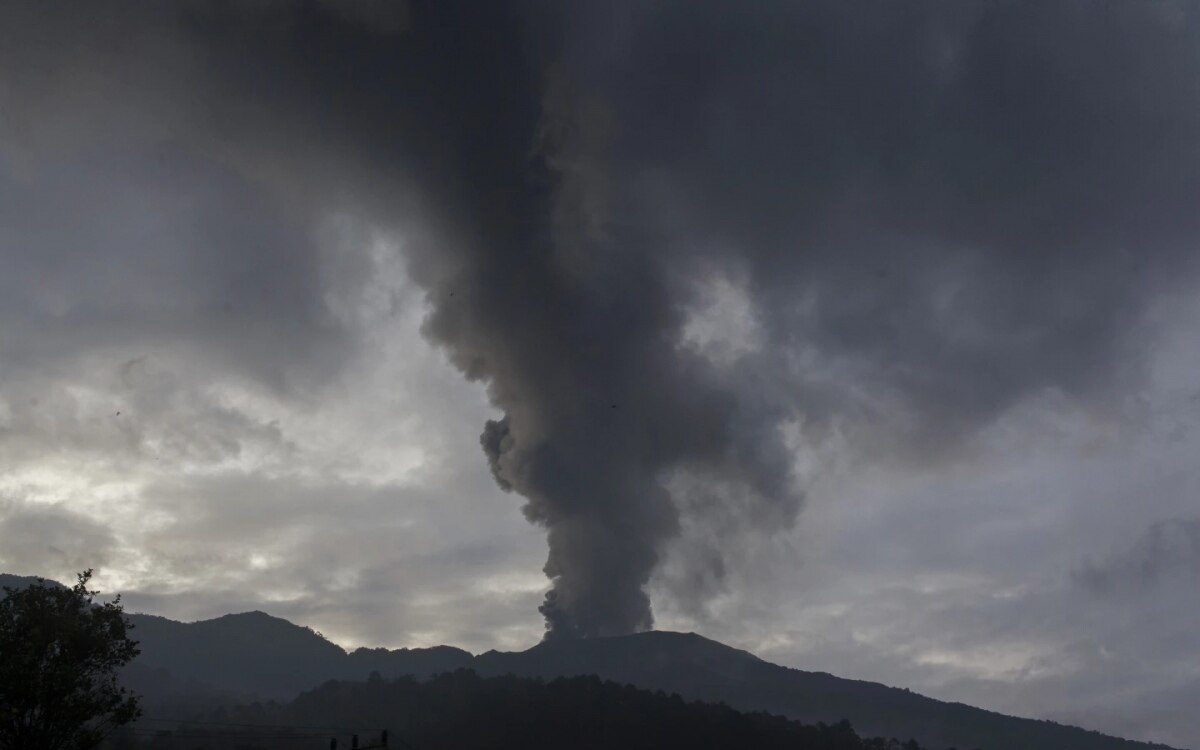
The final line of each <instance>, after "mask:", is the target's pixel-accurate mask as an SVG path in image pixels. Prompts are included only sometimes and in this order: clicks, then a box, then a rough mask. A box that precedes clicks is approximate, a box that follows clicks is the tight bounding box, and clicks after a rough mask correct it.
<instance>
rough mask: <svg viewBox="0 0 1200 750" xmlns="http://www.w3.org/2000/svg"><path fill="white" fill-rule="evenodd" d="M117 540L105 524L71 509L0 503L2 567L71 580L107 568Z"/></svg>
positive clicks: (9, 501)
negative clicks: (81, 573) (85, 571)
mask: <svg viewBox="0 0 1200 750" xmlns="http://www.w3.org/2000/svg"><path fill="white" fill-rule="evenodd" d="M115 546H116V539H115V537H114V536H113V534H112V532H111V531H110V530H109V529H108V528H107V527H105V526H104V525H103V524H100V523H97V522H95V521H93V520H91V519H89V518H87V517H85V516H82V515H79V514H78V513H74V512H72V511H70V510H68V509H65V508H61V507H56V506H45V507H43V506H38V505H29V504H26V503H21V502H17V501H13V500H11V499H10V500H8V501H6V502H0V564H3V565H4V567H5V570H8V571H31V572H32V574H34V575H41V576H46V577H50V578H57V579H58V580H70V579H71V576H73V575H74V574H75V573H77V572H79V571H81V570H84V569H85V568H97V569H101V568H103V567H104V565H105V563H107V562H108V561H109V559H110V556H111V553H112V551H113V548H114V547H115Z"/></svg>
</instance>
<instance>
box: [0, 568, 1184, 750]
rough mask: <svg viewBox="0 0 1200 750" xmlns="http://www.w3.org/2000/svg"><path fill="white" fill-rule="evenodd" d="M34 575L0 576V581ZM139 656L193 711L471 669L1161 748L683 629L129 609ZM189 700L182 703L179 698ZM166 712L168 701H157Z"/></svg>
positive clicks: (1052, 748)
mask: <svg viewBox="0 0 1200 750" xmlns="http://www.w3.org/2000/svg"><path fill="white" fill-rule="evenodd" d="M5 580H8V581H12V582H16V583H15V584H14V583H9V584H8V585H28V583H30V582H32V581H33V579H26V578H18V577H13V576H0V585H3V581H5ZM130 619H131V620H132V621H133V623H134V626H135V630H134V631H133V637H134V638H136V639H137V640H139V641H140V643H141V648H142V655H141V656H140V657H139V658H138V659H137V660H136V661H135V662H134V664H133V665H132V666H131V667H130V668H129V670H127V674H126V680H127V682H129V684H130V685H131V686H134V687H139V686H141V687H140V688H139V689H141V690H142V691H143V692H144V693H145V694H146V696H147V705H148V706H156V705H165V706H185V705H186V706H189V707H190V708H191V709H193V710H195V709H198V708H201V707H211V706H214V705H217V704H218V703H224V702H228V701H229V700H231V699H233V698H237V699H240V700H253V699H274V700H289V699H291V698H293V697H295V696H296V695H297V694H298V693H300V692H301V691H303V690H305V689H310V688H312V687H313V686H314V685H318V684H321V683H322V682H324V681H326V680H330V679H348V680H362V679H365V678H366V677H367V676H368V675H370V673H371V672H378V673H379V674H380V675H381V676H382V677H384V678H392V677H397V676H401V675H412V676H416V677H418V678H421V677H428V676H431V675H435V674H439V673H444V672H453V671H454V670H458V669H463V668H470V669H473V670H475V671H476V672H478V673H479V674H480V675H483V676H499V675H506V674H512V675H516V676H522V677H537V678H542V679H552V678H556V677H560V676H573V675H598V676H599V677H601V678H603V679H606V680H612V681H615V682H618V683H622V684H626V683H627V684H630V685H635V686H637V687H641V688H646V689H650V690H662V691H664V692H666V693H678V694H679V695H681V696H682V697H683V698H685V699H687V700H699V701H708V702H724V703H726V704H728V705H729V706H731V707H733V708H736V709H740V710H745V711H768V712H770V713H774V714H779V715H782V716H786V717H788V718H791V719H796V720H799V721H803V722H807V723H816V722H824V723H826V724H833V723H836V722H838V721H840V720H842V719H849V720H850V721H851V722H852V723H853V724H854V726H855V727H857V728H858V729H859V730H860V731H862V732H863V734H864V735H866V736H882V737H916V738H917V739H918V740H920V741H921V742H923V743H924V744H925V745H927V746H929V747H933V748H943V747H958V748H976V747H978V748H981V749H982V750H1008V749H1009V748H1022V749H1023V750H1148V749H1149V748H1154V747H1158V748H1162V747H1164V746H1162V745H1152V744H1148V743H1142V742H1134V741H1131V740H1123V739H1119V738H1115V737H1109V736H1106V735H1102V734H1099V733H1097V732H1090V731H1086V730H1083V729H1078V728H1076V727H1069V726H1064V725H1061V724H1056V723H1053V722H1047V721H1038V720H1031V719H1021V718H1016V717H1012V716H1005V715H1003V714H998V713H994V712H991V711H985V710H982V709H979V708H974V707H971V706H966V705H963V704H961V703H946V702H943V701H938V700H934V699H932V698H927V697H925V696H922V695H918V694H917V693H913V692H911V691H908V690H902V689H898V688H892V687H887V686H885V685H880V684H878V683H873V682H863V681H859V680H847V679H842V678H840V677H835V676H833V675H830V674H826V673H822V672H805V671H801V670H797V669H789V668H786V667H781V666H778V665H775V664H771V663H769V662H765V661H763V660H761V659H759V658H758V657H756V656H754V655H752V654H749V653H747V652H745V651H739V650H738V649H734V648H731V647H729V646H725V645H723V644H721V643H717V642H715V641H712V640H709V639H707V638H703V637H701V636H699V635H695V634H691V633H669V632H650V633H641V634H637V635H630V636H623V637H617V638H595V639H589V640H557V641H550V642H546V643H542V644H539V645H537V646H535V647H533V648H531V649H529V650H527V651H522V652H512V653H504V652H497V651H489V652H487V653H485V654H481V655H479V656H477V657H475V656H472V655H471V654H470V653H468V652H466V651H463V650H461V649H457V648H452V647H448V646H439V647H435V648H427V649H396V650H387V649H358V650H357V651H355V652H353V653H351V654H347V653H346V652H345V651H343V650H342V649H341V648H340V647H338V646H336V645H335V644H332V643H330V642H329V641H327V640H326V639H325V638H323V637H322V636H321V635H320V634H318V633H316V632H314V631H312V630H310V629H308V628H304V627H300V626H298V625H295V624H293V623H290V622H288V621H287V620H283V619H280V618H277V617H271V616H270V615H266V614H264V613H262V612H250V613H243V614H239V615H226V616H224V617H219V618H216V619H213V620H204V621H200V622H194V623H180V622H175V621H173V620H168V619H166V618H162V617H154V616H150V615H131V617H130ZM189 697H190V698H194V700H192V701H191V702H190V703H189V702H188V699H189ZM164 710H166V709H164Z"/></svg>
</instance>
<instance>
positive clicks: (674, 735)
mask: <svg viewBox="0 0 1200 750" xmlns="http://www.w3.org/2000/svg"><path fill="white" fill-rule="evenodd" d="M208 720H211V721H213V722H214V723H213V724H207V723H205V722H206V721H208ZM230 722H235V723H237V726H238V729H236V730H232V729H222V727H224V726H228V725H229V723H230ZM247 726H256V727H264V728H263V729H261V730H254V729H250V730H247V729H246V728H245V727H247ZM316 726H321V727H327V728H328V731H329V735H328V736H335V737H338V738H339V739H340V740H341V741H345V739H346V734H347V733H349V732H357V733H358V734H359V735H360V738H361V740H362V741H363V743H364V744H365V745H367V746H376V745H377V743H378V742H379V738H380V733H381V731H382V730H383V729H387V730H388V734H389V740H390V742H389V745H390V746H392V747H397V748H402V749H403V748H421V749H422V750H443V749H444V750H507V749H508V748H514V749H515V748H520V750H541V749H542V748H546V749H547V750H550V749H551V748H553V749H554V750H558V749H559V748H573V749H574V750H593V749H594V750H608V749H609V748H623V749H625V750H674V749H675V748H680V750H683V749H684V748H686V749H687V750H691V749H692V748H754V749H755V750H922V748H921V746H920V745H918V744H917V743H916V742H904V743H901V742H890V741H887V740H884V739H882V738H880V739H878V740H864V739H862V738H861V737H860V736H859V735H857V734H856V733H855V732H854V730H853V728H852V727H851V726H850V724H849V723H846V722H842V723H839V724H837V725H832V726H826V725H817V726H814V725H806V724H802V723H800V722H796V721H792V720H789V719H785V718H783V717H780V716H772V715H768V714H765V713H761V712H753V713H747V712H740V711H736V710H734V709H732V708H729V707H728V706H721V705H716V704H704V703H696V702H685V701H683V700H682V699H681V698H680V697H679V696H667V695H665V694H663V693H654V692H651V691H648V690H641V689H639V688H635V687H633V686H630V685H618V684H616V683H613V682H603V681H601V680H600V679H599V678H598V677H595V676H587V677H560V678H557V679H555V680H552V681H550V682H543V681H541V680H533V679H530V678H522V677H513V676H511V675H509V676H503V677H487V678H485V677H480V676H478V675H477V674H475V673H474V672H471V671H467V670H460V671H458V672H453V673H449V674H442V675H438V676H437V677H434V678H432V679H430V680H428V681H424V682H421V681H417V680H415V679H412V678H400V679H398V680H393V681H389V680H382V679H372V680H367V681H365V682H332V681H331V682H327V683H325V684H323V685H321V686H320V687H318V688H316V689H315V690H312V691H310V692H307V693H304V694H302V695H300V696H299V697H298V698H296V700H294V701H292V702H291V703H290V704H287V705H269V706H262V705H258V706H243V707H240V708H238V709H234V710H232V711H224V712H221V713H218V714H214V715H213V716H210V717H201V718H200V720H199V721H196V722H193V723H191V724H186V725H180V724H176V725H174V726H173V727H172V729H173V730H174V731H175V732H176V733H178V735H180V736H181V737H189V738H190V739H191V742H192V743H193V744H195V745H196V746H198V747H201V746H202V747H206V748H208V749H209V750H236V748H237V747H239V746H241V747H253V746H255V744H256V740H257V738H256V737H255V736H254V734H253V732H255V731H260V732H262V733H263V734H266V733H267V732H270V733H271V735H270V737H271V739H270V744H267V743H266V742H263V743H262V746H264V747H276V748H280V749H281V750H290V748H296V750H299V749H300V748H303V747H315V746H316V744H317V743H315V742H314V741H313V739H312V734H311V732H312V728H313V727H316ZM285 727H287V728H291V729H290V730H288V729H283V728H285ZM289 731H291V732H294V734H295V738H294V739H293V735H289V733H288V732H289ZM305 732H308V733H309V734H308V735H307V739H304V735H303V734H302V733H305ZM306 741H307V743H308V744H307V745H306V744H303V743H304V742H306Z"/></svg>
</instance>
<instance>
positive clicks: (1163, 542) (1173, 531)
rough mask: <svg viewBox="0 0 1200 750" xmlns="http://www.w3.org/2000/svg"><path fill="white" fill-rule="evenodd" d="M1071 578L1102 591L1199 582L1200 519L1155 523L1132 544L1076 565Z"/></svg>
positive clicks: (1101, 593)
mask: <svg viewBox="0 0 1200 750" xmlns="http://www.w3.org/2000/svg"><path fill="white" fill-rule="evenodd" d="M1072 578H1073V579H1074V581H1075V582H1076V583H1077V584H1078V585H1080V586H1082V587H1084V588H1085V589H1087V590H1088V591H1091V592H1093V593H1095V594H1099V595H1112V594H1117V593H1138V592H1143V591H1147V590H1151V589H1154V588H1155V587H1158V586H1160V585H1163V584H1165V583H1169V582H1173V581H1177V582H1179V583H1182V584H1184V585H1187V584H1189V583H1190V584H1192V585H1195V584H1200V520H1196V519H1184V518H1174V519H1169V520H1166V521H1158V522H1156V523H1153V524H1151V525H1150V526H1149V527H1148V528H1147V529H1146V530H1145V532H1143V533H1142V535H1141V536H1140V537H1139V538H1138V539H1137V541H1136V542H1135V543H1134V544H1133V545H1132V547H1130V548H1129V549H1127V550H1122V551H1119V552H1115V553H1113V554H1111V555H1109V556H1108V557H1105V558H1103V559H1101V560H1099V561H1092V562H1089V563H1087V564H1085V565H1083V566H1081V567H1079V568H1077V569H1076V570H1075V571H1073V573H1072Z"/></svg>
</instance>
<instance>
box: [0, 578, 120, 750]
mask: <svg viewBox="0 0 1200 750" xmlns="http://www.w3.org/2000/svg"><path fill="white" fill-rule="evenodd" d="M91 576H92V571H91V570H87V571H84V572H83V573H80V574H79V576H78V582H77V583H76V584H75V585H74V586H73V587H71V588H66V587H63V586H59V585H57V584H54V583H52V582H47V581H45V580H42V579H39V580H38V583H36V584H34V585H32V586H28V587H26V588H23V589H13V588H9V587H5V588H4V597H3V598H2V599H0V750H87V748H91V747H94V746H96V745H97V744H98V743H99V742H100V740H101V739H103V738H104V736H105V735H106V734H108V732H110V731H111V730H112V729H113V728H115V727H118V726H120V725H122V724H126V723H128V722H130V721H132V720H134V719H136V718H137V717H138V716H139V715H140V713H141V712H140V709H139V708H138V700H137V697H136V696H134V695H132V694H131V693H130V692H129V691H128V690H127V689H125V688H123V687H120V686H119V685H118V684H117V671H118V669H120V667H122V666H124V665H125V664H128V663H129V662H130V661H131V660H132V659H133V658H134V657H135V656H137V655H138V648H137V643H136V642H135V641H133V640H131V639H130V638H129V630H130V629H131V628H132V626H131V625H130V624H129V622H128V621H127V620H126V619H125V615H124V611H123V610H122V608H121V603H120V597H119V596H118V597H116V599H114V600H113V601H112V602H109V603H106V604H97V603H96V602H95V601H94V598H95V596H96V593H97V592H95V591H89V590H88V588H87V583H88V581H89V580H90V579H91Z"/></svg>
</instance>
